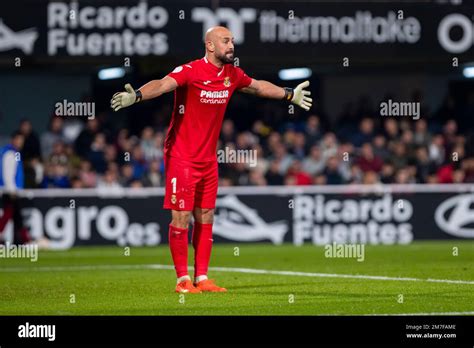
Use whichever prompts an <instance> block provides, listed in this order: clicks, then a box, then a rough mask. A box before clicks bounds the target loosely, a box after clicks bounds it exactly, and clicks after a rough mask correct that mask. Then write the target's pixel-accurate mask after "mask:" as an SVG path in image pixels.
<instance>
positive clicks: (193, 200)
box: [111, 27, 312, 293]
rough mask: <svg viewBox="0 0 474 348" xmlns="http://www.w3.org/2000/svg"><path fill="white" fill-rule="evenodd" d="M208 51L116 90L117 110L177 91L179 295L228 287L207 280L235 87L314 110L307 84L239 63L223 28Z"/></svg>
mask: <svg viewBox="0 0 474 348" xmlns="http://www.w3.org/2000/svg"><path fill="white" fill-rule="evenodd" d="M205 51H206V53H205V56H204V57H203V58H201V59H197V60H194V61H191V62H189V63H186V64H183V65H180V66H178V67H176V68H175V69H174V70H173V71H172V72H171V73H169V74H168V75H167V76H165V77H163V78H162V79H159V80H153V81H150V82H148V83H147V84H145V85H144V86H142V87H140V88H139V89H137V90H134V89H133V88H132V87H131V86H130V85H129V84H127V85H125V92H118V93H115V94H114V95H113V97H112V100H111V107H112V108H113V109H114V111H119V110H120V109H122V108H125V107H127V106H130V105H133V104H135V103H138V102H141V101H143V100H148V99H152V98H156V97H159V96H161V95H162V94H164V93H168V92H171V91H174V95H175V101H174V109H173V115H172V119H171V123H170V126H169V129H168V133H167V135H166V139H165V145H164V154H165V157H164V161H165V198H164V204H163V207H164V208H165V209H170V210H171V223H170V225H169V232H168V233H169V246H170V249H171V256H172V258H173V262H174V266H175V270H176V276H177V284H176V288H175V291H176V292H178V293H200V292H225V291H226V289H225V288H223V287H220V286H218V285H217V284H215V282H214V281H212V280H210V279H208V267H209V262H210V258H211V249H212V242H213V239H212V224H213V221H214V220H213V219H214V208H215V204H216V196H217V184H218V173H217V156H216V147H217V141H218V138H219V133H220V129H221V125H222V120H223V118H224V112H225V109H226V107H227V104H228V103H229V100H230V97H231V96H232V94H233V93H234V92H235V91H242V92H245V93H250V94H254V95H256V96H258V97H262V98H271V99H279V100H285V101H287V102H291V103H293V104H296V105H298V106H300V107H301V108H303V109H304V110H306V111H308V110H309V109H310V107H311V104H312V99H311V98H310V97H309V95H310V92H309V91H307V90H305V88H306V87H308V86H309V82H308V81H305V82H303V83H301V84H299V85H298V86H297V87H296V88H294V89H293V88H283V87H279V86H276V85H274V84H273V83H270V82H268V81H264V80H256V79H252V78H250V77H249V76H247V75H246V74H245V73H244V71H243V70H242V69H241V68H239V67H235V66H234V65H233V64H232V63H233V60H234V38H233V35H232V33H231V32H230V31H229V30H228V29H227V28H224V27H214V28H211V29H209V30H208V31H207V33H206V36H205ZM191 216H193V217H194V224H193V232H192V245H193V247H194V281H192V279H191V277H190V276H189V273H188V228H189V223H190V219H191Z"/></svg>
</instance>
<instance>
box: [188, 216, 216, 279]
mask: <svg viewBox="0 0 474 348" xmlns="http://www.w3.org/2000/svg"><path fill="white" fill-rule="evenodd" d="M193 247H194V276H195V279H197V278H198V277H200V276H206V275H207V269H208V268H209V261H210V260H211V250H212V224H201V223H200V222H198V221H194V227H193ZM206 278H207V277H206ZM201 279H202V278H201Z"/></svg>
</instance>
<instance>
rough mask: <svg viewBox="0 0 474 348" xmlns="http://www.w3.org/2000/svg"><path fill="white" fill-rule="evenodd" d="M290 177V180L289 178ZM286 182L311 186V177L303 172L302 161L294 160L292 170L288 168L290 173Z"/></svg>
mask: <svg viewBox="0 0 474 348" xmlns="http://www.w3.org/2000/svg"><path fill="white" fill-rule="evenodd" d="M289 177H290V178H289ZM286 179H288V180H285V182H288V183H291V184H293V185H311V181H312V178H311V175H309V174H308V173H306V172H304V171H303V168H302V165H301V161H299V160H294V161H293V163H292V164H291V166H290V168H288V173H287V177H286Z"/></svg>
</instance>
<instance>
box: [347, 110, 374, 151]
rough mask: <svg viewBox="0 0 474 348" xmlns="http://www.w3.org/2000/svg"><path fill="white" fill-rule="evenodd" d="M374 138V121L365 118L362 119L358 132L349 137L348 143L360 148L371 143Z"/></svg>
mask: <svg viewBox="0 0 474 348" xmlns="http://www.w3.org/2000/svg"><path fill="white" fill-rule="evenodd" d="M374 136H375V134H374V121H373V120H372V119H370V118H368V117H366V118H364V119H362V121H361V122H360V125H359V130H358V132H356V133H355V134H353V135H352V136H351V137H350V141H351V143H352V144H354V146H356V147H360V146H362V144H365V143H371V142H372V139H373V138H374Z"/></svg>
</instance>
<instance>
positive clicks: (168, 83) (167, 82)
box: [110, 76, 178, 111]
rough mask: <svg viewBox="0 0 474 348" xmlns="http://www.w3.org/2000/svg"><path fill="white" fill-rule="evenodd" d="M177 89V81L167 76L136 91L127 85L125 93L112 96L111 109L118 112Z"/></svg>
mask: <svg viewBox="0 0 474 348" xmlns="http://www.w3.org/2000/svg"><path fill="white" fill-rule="evenodd" d="M177 87H178V83H177V82H176V80H175V79H174V78H172V77H169V76H165V77H163V78H162V79H160V80H152V81H150V82H148V83H146V84H145V85H143V86H142V87H140V88H139V89H136V90H134V89H133V87H132V86H131V85H130V84H129V83H127V84H126V85H125V92H117V93H115V94H114V95H113V96H112V99H111V100H110V107H111V108H112V109H114V111H118V110H120V109H123V108H126V107H127V106H130V105H133V104H135V103H138V102H139V101H141V100H148V99H152V98H156V97H159V96H160V95H162V94H164V93H168V92H171V91H174V90H175V89H176V88H177Z"/></svg>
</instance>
